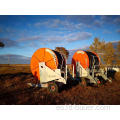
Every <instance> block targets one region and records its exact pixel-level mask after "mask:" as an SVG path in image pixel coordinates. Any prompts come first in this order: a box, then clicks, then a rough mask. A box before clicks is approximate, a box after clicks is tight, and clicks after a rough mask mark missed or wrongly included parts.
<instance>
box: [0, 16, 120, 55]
mask: <svg viewBox="0 0 120 120" xmlns="http://www.w3.org/2000/svg"><path fill="white" fill-rule="evenodd" d="M95 37H99V38H100V39H101V40H103V39H104V40H105V41H106V42H110V41H118V40H120V16H86V15H85V16H84V15H82V16H80V15H79V16H75V15H74V16H47V15H45V16H42V15H39V16H35V15H34V16H2V15H1V16H0V41H1V42H3V43H5V47H4V48H0V54H18V55H24V56H32V54H33V53H34V52H35V50H36V49H38V48H42V47H47V48H51V49H55V47H58V46H59V47H60V46H62V47H65V48H66V49H68V50H71V49H78V48H84V47H87V46H89V45H90V44H92V42H93V39H94V38H95Z"/></svg>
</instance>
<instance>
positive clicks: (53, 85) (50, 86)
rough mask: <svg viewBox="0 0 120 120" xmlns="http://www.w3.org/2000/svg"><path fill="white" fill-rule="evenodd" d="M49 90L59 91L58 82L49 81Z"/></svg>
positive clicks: (52, 91) (51, 91)
mask: <svg viewBox="0 0 120 120" xmlns="http://www.w3.org/2000/svg"><path fill="white" fill-rule="evenodd" d="M48 91H49V92H50V93H55V92H58V86H57V84H56V83H54V82H50V83H48Z"/></svg>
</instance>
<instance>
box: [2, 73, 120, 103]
mask: <svg viewBox="0 0 120 120" xmlns="http://www.w3.org/2000/svg"><path fill="white" fill-rule="evenodd" d="M33 79H34V78H33V76H32V74H31V73H30V72H28V73H26V72H19V73H8V74H7V73H6V74H0V104H1V105H65V104H66V105H68V104H69V105H70V104H72V105H73V104H74V105H120V73H115V75H114V80H113V82H112V83H108V82H107V83H105V84H104V85H100V86H99V87H91V86H87V87H82V86H80V85H79V84H77V83H76V82H75V81H71V82H69V84H67V85H65V86H64V87H63V89H62V90H61V91H60V92H58V93H55V94H50V93H49V92H48V90H47V89H46V88H31V87H29V86H28V85H27V83H28V82H31V81H32V80H33ZM71 83H72V84H71Z"/></svg>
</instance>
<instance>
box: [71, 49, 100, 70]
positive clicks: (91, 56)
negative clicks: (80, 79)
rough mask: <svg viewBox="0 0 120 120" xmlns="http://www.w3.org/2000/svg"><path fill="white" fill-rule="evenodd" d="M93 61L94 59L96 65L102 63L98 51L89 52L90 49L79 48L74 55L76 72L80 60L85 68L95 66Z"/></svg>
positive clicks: (73, 60) (73, 62)
mask: <svg viewBox="0 0 120 120" xmlns="http://www.w3.org/2000/svg"><path fill="white" fill-rule="evenodd" d="M93 61H94V65H96V66H99V63H100V59H99V56H98V55H97V54H96V53H93V52H89V51H83V50H78V51H76V52H75V53H74V55H73V57H72V64H73V65H74V68H75V72H76V63H77V62H79V63H80V64H81V65H82V67H83V68H85V69H87V68H90V69H91V68H92V66H93Z"/></svg>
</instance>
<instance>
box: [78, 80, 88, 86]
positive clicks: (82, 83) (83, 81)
mask: <svg viewBox="0 0 120 120" xmlns="http://www.w3.org/2000/svg"><path fill="white" fill-rule="evenodd" d="M79 84H80V85H81V86H83V87H86V86H87V82H86V79H85V78H81V81H80V82H79Z"/></svg>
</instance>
